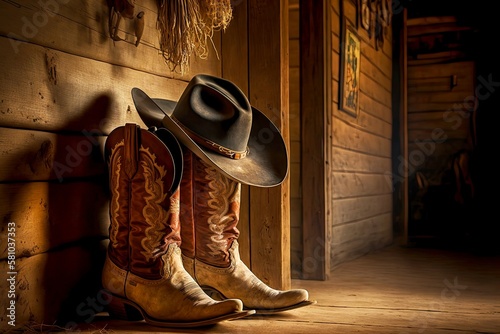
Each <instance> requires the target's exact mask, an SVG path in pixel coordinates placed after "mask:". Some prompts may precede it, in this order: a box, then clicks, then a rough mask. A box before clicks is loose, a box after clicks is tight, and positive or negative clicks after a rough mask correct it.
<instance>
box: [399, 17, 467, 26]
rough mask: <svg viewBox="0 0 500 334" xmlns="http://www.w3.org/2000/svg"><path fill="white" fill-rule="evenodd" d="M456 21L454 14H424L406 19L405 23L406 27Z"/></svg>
mask: <svg viewBox="0 0 500 334" xmlns="http://www.w3.org/2000/svg"><path fill="white" fill-rule="evenodd" d="M456 22H457V17H456V16H425V17H416V18H411V19H408V20H407V23H406V25H407V26H408V27H413V26H419V25H430V24H440V23H441V24H442V23H456Z"/></svg>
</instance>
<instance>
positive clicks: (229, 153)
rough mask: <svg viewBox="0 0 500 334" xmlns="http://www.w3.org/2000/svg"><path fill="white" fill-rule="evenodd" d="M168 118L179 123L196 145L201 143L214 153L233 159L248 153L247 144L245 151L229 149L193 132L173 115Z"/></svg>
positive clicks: (240, 157)
mask: <svg viewBox="0 0 500 334" xmlns="http://www.w3.org/2000/svg"><path fill="white" fill-rule="evenodd" d="M170 118H171V119H172V120H173V121H174V122H175V123H177V125H179V126H180V127H181V128H182V130H184V131H185V132H186V133H187V134H188V136H189V137H190V138H191V139H192V140H193V141H194V142H195V143H196V144H198V145H201V146H203V147H205V148H207V149H209V150H211V151H213V152H215V153H219V154H222V155H224V156H226V157H228V158H231V159H234V160H239V159H243V158H244V157H246V156H247V155H248V152H249V148H248V146H247V148H246V150H245V151H234V150H231V149H230V148H227V147H224V146H222V145H219V144H217V143H214V142H213V141H211V140H209V139H206V138H203V137H201V136H199V135H198V134H196V133H194V132H193V131H191V130H190V129H188V128H187V127H186V126H184V124H182V123H181V122H180V121H179V120H178V119H176V118H175V117H173V116H171V117H170Z"/></svg>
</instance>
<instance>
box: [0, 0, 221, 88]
mask: <svg viewBox="0 0 500 334" xmlns="http://www.w3.org/2000/svg"><path fill="white" fill-rule="evenodd" d="M135 5H136V13H138V12H139V11H144V13H145V14H144V22H145V28H144V34H143V36H142V39H141V44H140V45H139V46H138V47H136V46H135V45H134V44H135V37H134V33H133V31H134V29H133V21H132V20H126V19H125V20H122V24H121V31H120V36H123V37H124V38H125V39H126V42H113V41H112V40H111V39H110V38H109V33H108V13H109V10H108V7H107V4H106V1H98V0H85V1H83V2H81V1H46V2H35V1H32V2H28V3H19V2H15V1H10V2H5V1H3V2H1V3H0V12H2V13H8V15H4V20H2V22H1V23H0V36H4V37H9V38H8V40H9V43H8V46H6V47H3V46H2V47H1V49H2V50H3V52H4V53H5V54H7V55H9V57H17V56H19V55H21V54H22V53H23V50H22V49H21V45H22V44H24V43H23V42H28V43H33V44H37V45H40V46H42V47H46V48H50V49H54V51H62V52H64V53H68V54H72V55H79V56H82V57H84V58H88V59H94V60H98V61H100V62H105V63H109V64H114V65H118V66H120V67H124V68H131V69H136V70H139V71H141V72H146V73H154V74H156V75H159V76H162V77H170V78H177V79H182V80H184V81H187V80H189V78H190V77H191V76H192V73H200V72H203V73H209V74H214V75H219V74H220V61H219V59H218V58H217V52H218V50H220V34H221V32H216V33H215V34H214V38H213V42H214V46H215V49H214V48H213V47H212V45H211V43H209V45H208V51H209V54H208V57H207V59H201V58H199V57H195V56H192V57H191V64H190V68H189V71H186V73H182V74H181V73H175V72H171V70H170V69H169V67H168V66H167V64H166V63H165V61H164V60H163V58H162V56H161V55H160V53H159V33H158V31H157V29H156V19H157V5H156V2H155V1H154V0H145V1H144V2H140V3H136V4H135ZM228 29H229V28H228ZM61 31H64V32H65V33H64V34H61V33H60V32H61ZM145 60H148V61H145ZM42 68H44V67H42ZM87 68H91V67H87ZM111 77H112V76H111Z"/></svg>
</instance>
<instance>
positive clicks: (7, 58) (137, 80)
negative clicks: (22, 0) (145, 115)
mask: <svg viewBox="0 0 500 334" xmlns="http://www.w3.org/2000/svg"><path fill="white" fill-rule="evenodd" d="M9 43H10V42H9V40H8V39H7V38H3V37H0V55H1V56H0V86H1V87H3V89H2V90H1V91H0V113H1V115H2V117H1V118H0V126H4V127H15V128H23V129H34V130H45V131H53V132H57V131H65V132H68V131H74V132H78V133H82V131H85V130H86V131H92V132H94V131H95V132H99V133H102V134H108V133H109V132H110V131H111V130H113V129H114V128H115V127H117V126H120V125H124V124H125V123H126V122H133V123H137V124H139V125H141V126H144V123H143V122H142V120H141V119H140V117H139V114H138V113H137V112H136V110H135V106H134V103H133V101H132V96H131V94H130V91H131V89H132V88H133V87H139V88H141V89H144V90H145V92H146V93H147V94H149V95H150V96H152V97H163V98H167V99H173V100H177V99H178V98H179V96H180V95H181V94H182V92H183V89H184V87H185V86H186V83H185V82H184V81H179V80H174V79H168V78H164V77H158V76H155V75H150V74H147V73H144V72H140V71H137V70H133V69H130V68H120V69H119V70H118V72H119V73H118V74H117V68H116V67H115V66H113V65H110V64H107V63H103V62H100V61H95V60H91V59H88V58H83V57H78V56H74V55H71V54H68V53H63V52H59V51H54V50H51V49H47V48H44V47H40V46H37V45H34V44H29V43H24V42H23V43H22V44H21V45H19V50H20V52H19V54H18V55H17V56H16V57H12V56H11V55H9V54H8V53H9V52H10V51H9V50H10V46H9ZM19 68H22V69H23V71H25V73H29V74H30V75H19ZM75 69H81V70H76V71H75ZM88 69H91V70H88ZM53 73H57V75H56V77H54V76H53ZM117 78H119V80H117ZM89 83H90V84H89Z"/></svg>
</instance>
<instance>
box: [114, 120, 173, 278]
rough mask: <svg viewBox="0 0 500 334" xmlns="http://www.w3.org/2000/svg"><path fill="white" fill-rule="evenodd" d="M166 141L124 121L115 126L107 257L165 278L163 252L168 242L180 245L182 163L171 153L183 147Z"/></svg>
mask: <svg viewBox="0 0 500 334" xmlns="http://www.w3.org/2000/svg"><path fill="white" fill-rule="evenodd" d="M165 131H166V130H165ZM172 138H173V136H172ZM174 140H175V138H174ZM166 141H167V140H164V141H162V140H160V139H159V136H158V135H157V134H155V133H153V132H151V131H147V130H144V129H140V128H139V127H138V126H137V125H135V124H126V125H125V126H122V127H118V128H116V129H115V130H113V131H112V132H111V133H110V135H109V136H108V139H107V140H106V145H105V154H106V157H107V161H108V169H109V182H110V195H111V196H110V228H109V241H110V242H109V247H108V254H109V258H110V259H111V261H113V263H114V264H115V265H117V266H118V267H119V268H120V269H123V270H126V271H131V272H132V273H134V274H136V275H138V276H140V277H143V278H147V279H157V278H159V277H161V275H160V271H161V268H162V263H161V255H162V254H164V253H165V252H166V250H167V247H168V245H169V244H170V243H173V242H175V243H177V244H178V245H180V230H179V229H180V224H179V200H180V197H179V196H180V194H179V189H178V187H177V186H176V182H177V181H176V178H179V175H178V173H180V172H182V171H179V170H178V169H179V166H182V163H181V162H179V161H176V160H178V158H177V159H175V158H174V156H173V155H172V153H171V151H173V150H176V149H177V150H180V148H179V147H178V144H177V142H176V141H172V140H170V142H167V143H165V142H166ZM167 144H168V146H167ZM175 145H177V147H175ZM169 148H170V149H169ZM174 155H175V154H174ZM176 164H177V165H176ZM181 168H182V167H181ZM176 169H177V170H176ZM176 173H177V174H176Z"/></svg>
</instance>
